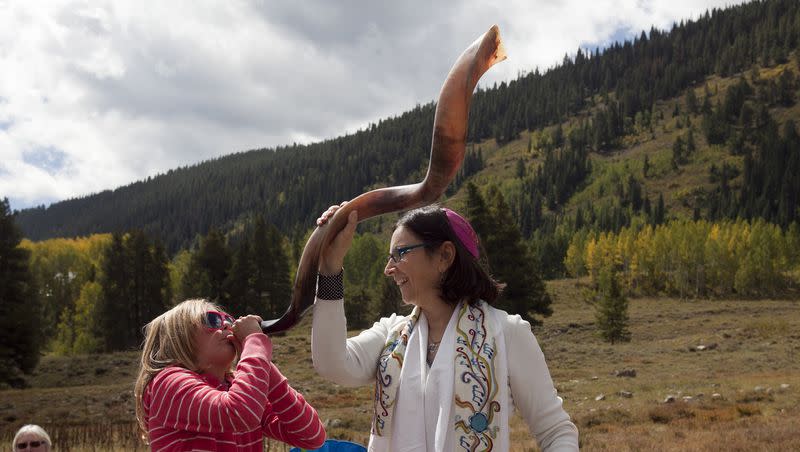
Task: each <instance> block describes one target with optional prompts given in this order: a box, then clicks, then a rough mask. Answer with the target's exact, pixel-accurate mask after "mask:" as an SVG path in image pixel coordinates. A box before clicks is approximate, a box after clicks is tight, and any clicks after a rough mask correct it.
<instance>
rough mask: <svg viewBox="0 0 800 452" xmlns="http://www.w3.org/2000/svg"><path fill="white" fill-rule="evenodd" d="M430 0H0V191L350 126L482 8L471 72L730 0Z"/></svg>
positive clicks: (402, 99) (391, 106) (417, 76)
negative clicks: (490, 45) (494, 56)
mask: <svg viewBox="0 0 800 452" xmlns="http://www.w3.org/2000/svg"><path fill="white" fill-rule="evenodd" d="M381 3H383V4H381ZM414 3H416V4H414ZM428 3H431V2H422V1H417V2H411V3H409V2H367V3H364V2H355V1H341V2H327V1H321V0H309V1H303V2H298V1H287V2H273V1H252V2H247V1H231V2H211V1H200V2H198V1H192V2H190V1H183V2H180V1H179V2H156V1H146V2H121V1H120V2H110V1H105V2H104V1H99V2H98V1H93V2H82V1H70V0H61V1H57V2H46V3H45V2H29V1H23V0H19V1H11V2H3V1H2V0H0V67H2V68H3V71H0V196H8V197H9V198H11V199H12V207H13V208H23V207H27V206H31V205H34V204H38V203H40V202H50V201H54V200H59V199H65V198H68V197H74V196H80V195H85V194H89V193H92V192H97V191H100V190H104V189H108V188H114V187H116V186H119V185H123V184H127V183H130V182H132V181H134V180H136V179H141V178H144V177H146V176H148V175H153V174H155V173H158V172H164V171H166V170H168V169H169V168H174V167H177V166H182V165H187V164H192V163H196V162H199V161H201V160H205V159H208V158H213V157H217V156H220V155H224V154H229V153H232V152H237V151H242V150H246V149H252V148H259V147H268V146H276V145H282V144H290V143H292V142H311V141H315V140H319V139H324V138H328V137H333V136H338V135H341V134H343V133H346V132H353V131H355V130H356V129H357V128H359V127H364V126H366V125H367V124H368V123H369V122H373V121H377V120H378V119H381V118H384V117H386V116H390V115H395V114H399V113H401V112H403V111H405V110H407V109H409V108H411V107H413V106H414V105H415V104H418V103H427V102H429V101H431V100H433V99H434V98H435V97H436V96H437V94H438V90H439V88H440V87H441V83H442V81H443V80H444V77H445V75H446V74H447V71H448V69H449V67H450V65H451V64H452V62H453V60H454V59H455V58H456V57H457V56H458V55H459V53H460V52H461V51H462V50H463V48H464V47H465V46H466V45H467V44H469V43H470V42H472V41H473V40H474V39H475V38H477V37H478V36H479V35H480V34H481V33H483V32H484V31H485V30H486V29H488V28H489V26H490V25H491V24H493V23H497V24H499V25H500V28H501V34H502V36H503V37H504V39H505V41H506V48H507V50H508V52H509V60H508V61H506V62H504V63H502V64H501V65H498V66H496V67H495V68H493V69H492V70H491V71H490V73H489V74H487V76H486V77H485V78H484V80H483V84H484V85H491V84H492V83H494V82H496V81H502V80H510V79H512V78H514V77H516V75H517V74H518V73H520V72H522V71H530V70H533V69H534V68H535V67H537V66H538V67H539V68H540V69H542V70H544V69H546V68H548V67H551V66H553V65H554V64H557V63H558V62H560V61H561V59H562V58H563V56H564V54H565V53H569V54H572V53H574V52H575V51H576V50H577V48H578V47H579V46H583V47H587V46H594V45H603V44H605V43H607V42H608V41H609V39H612V37H618V36H620V34H621V33H622V34H623V35H628V34H638V32H639V31H640V30H643V29H644V30H649V28H650V27H651V26H656V27H658V28H668V27H669V26H670V25H671V24H672V22H674V21H679V20H681V19H682V18H697V17H698V16H699V15H700V14H702V13H703V12H704V11H705V10H706V9H707V8H710V7H723V6H725V5H726V4H728V3H730V2H723V1H705V2H700V1H685V0H672V1H669V2H667V1H663V0H654V1H593V2H585V1H578V0H570V1H553V0H535V1H525V0H515V1H508V2H504V4H503V5H502V6H497V5H496V2H478V1H467V2H461V3H460V4H459V5H457V6H453V5H446V4H444V3H443V2H435V3H441V4H435V5H430V4H428ZM43 150H44V151H43ZM42 152H44V154H42ZM47 152H50V153H49V154H48V153H47Z"/></svg>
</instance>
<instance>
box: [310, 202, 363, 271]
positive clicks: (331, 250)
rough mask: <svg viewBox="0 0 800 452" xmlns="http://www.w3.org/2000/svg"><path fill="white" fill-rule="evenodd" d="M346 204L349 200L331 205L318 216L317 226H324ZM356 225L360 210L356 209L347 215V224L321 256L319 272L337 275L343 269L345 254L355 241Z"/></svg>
mask: <svg viewBox="0 0 800 452" xmlns="http://www.w3.org/2000/svg"><path fill="white" fill-rule="evenodd" d="M346 204H347V201H345V202H343V203H341V204H340V205H338V206H330V207H329V208H328V210H326V211H325V212H323V213H322V215H320V217H319V218H317V226H320V227H322V226H324V225H325V223H327V222H328V219H329V218H331V217H332V216H333V214H335V213H336V211H337V210H339V208H340V207H342V206H344V205H346ZM356 225H358V212H356V211H355V210H354V211H352V212H350V215H349V216H348V217H347V226H345V227H344V229H342V230H341V232H339V233H338V234H337V235H336V237H335V238H334V239H333V241H332V242H331V245H330V246H329V247H328V249H326V250H325V251H324V252H323V254H322V255H321V256H320V257H319V272H320V273H321V274H323V275H335V274H337V273H339V271H341V269H342V265H343V264H344V256H345V255H346V254H347V250H349V249H350V245H351V244H352V243H353V235H354V234H355V233H356Z"/></svg>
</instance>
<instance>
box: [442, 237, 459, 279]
mask: <svg viewBox="0 0 800 452" xmlns="http://www.w3.org/2000/svg"><path fill="white" fill-rule="evenodd" d="M439 257H440V265H441V266H442V267H443V268H444V269H442V268H440V269H439V270H440V272H441V273H444V272H445V271H447V270H448V269H449V268H450V266H451V265H453V261H455V260H456V247H455V245H453V242H451V241H449V240H448V241H446V242H444V243H442V246H441V247H439Z"/></svg>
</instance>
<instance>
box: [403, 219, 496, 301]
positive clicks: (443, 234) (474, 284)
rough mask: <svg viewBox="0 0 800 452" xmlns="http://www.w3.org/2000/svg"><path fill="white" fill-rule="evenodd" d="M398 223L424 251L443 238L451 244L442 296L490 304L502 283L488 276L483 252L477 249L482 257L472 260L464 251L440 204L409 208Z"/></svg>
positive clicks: (430, 248) (431, 249)
mask: <svg viewBox="0 0 800 452" xmlns="http://www.w3.org/2000/svg"><path fill="white" fill-rule="evenodd" d="M400 226H402V227H404V228H407V229H408V230H410V231H411V232H412V233H414V235H416V236H418V237H419V238H420V239H421V240H422V241H423V242H425V243H426V244H427V245H426V246H425V251H426V252H428V253H431V252H432V251H433V250H434V249H437V248H438V247H439V246H441V245H442V244H443V243H444V242H447V241H450V242H452V243H453V245H454V246H455V249H456V255H455V257H454V259H453V264H452V265H451V266H450V268H449V269H448V270H447V272H446V273H445V275H444V279H443V281H442V285H441V290H442V297H443V298H444V299H445V300H446V301H447V302H448V303H451V304H456V303H458V302H459V301H460V300H462V299H466V300H467V301H468V302H469V303H475V302H477V301H478V300H483V301H485V302H487V303H492V302H494V301H495V300H496V299H497V297H498V296H500V293H501V292H502V291H503V288H504V287H505V286H506V285H505V284H503V283H499V282H497V281H495V280H494V278H492V276H491V275H490V273H489V270H488V262H487V259H486V254H485V253H484V252H481V256H482V259H476V258H475V257H473V256H472V254H470V252H469V251H467V249H466V248H465V247H464V244H463V243H461V240H459V239H458V237H457V236H456V233H455V232H454V231H453V228H452V227H451V226H450V221H449V220H448V219H447V214H446V213H445V211H444V209H442V208H441V207H440V206H438V205H435V204H434V205H432V206H427V207H421V208H419V209H414V210H411V211H409V212H407V213H406V214H405V215H403V216H402V217H401V218H400V219H399V220H398V221H397V224H396V227H400ZM478 246H479V248H480V245H478Z"/></svg>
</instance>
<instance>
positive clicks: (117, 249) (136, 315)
mask: <svg viewBox="0 0 800 452" xmlns="http://www.w3.org/2000/svg"><path fill="white" fill-rule="evenodd" d="M102 270H103V271H102V272H101V273H102V275H103V276H102V278H101V279H100V297H99V298H100V299H99V306H98V307H97V313H98V316H97V318H98V329H97V330H96V331H95V334H96V337H97V338H98V341H99V343H102V344H103V346H104V348H105V350H106V351H114V350H128V349H132V348H135V347H138V346H139V345H140V344H141V342H142V340H143V339H144V337H143V335H142V328H143V327H144V325H145V324H147V323H148V322H150V321H151V320H153V319H154V318H155V317H156V316H158V315H159V314H161V313H162V312H164V310H165V309H166V308H167V306H168V304H169V300H170V299H171V298H172V293H171V288H170V281H169V268H168V260H167V256H166V252H165V250H164V247H163V245H161V243H160V242H158V241H157V240H151V239H150V238H149V237H148V236H147V235H146V234H145V233H144V232H142V231H130V232H129V233H128V234H126V235H125V236H123V235H122V234H120V233H116V234H114V235H113V236H112V239H111V245H110V246H109V247H108V248H107V249H106V253H105V256H104V259H103V269H102Z"/></svg>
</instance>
